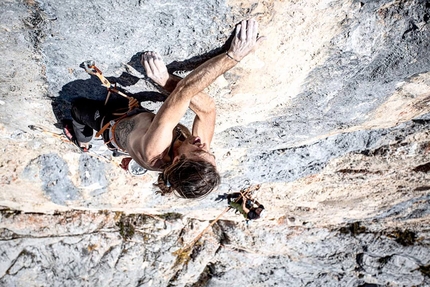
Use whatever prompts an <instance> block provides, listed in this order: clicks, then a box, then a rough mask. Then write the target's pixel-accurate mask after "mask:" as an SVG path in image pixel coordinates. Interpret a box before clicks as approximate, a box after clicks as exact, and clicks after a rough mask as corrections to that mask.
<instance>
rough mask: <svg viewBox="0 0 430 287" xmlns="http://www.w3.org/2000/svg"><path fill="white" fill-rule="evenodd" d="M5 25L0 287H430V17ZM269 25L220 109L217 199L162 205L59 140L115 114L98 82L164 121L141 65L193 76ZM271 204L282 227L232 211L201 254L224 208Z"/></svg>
mask: <svg viewBox="0 0 430 287" xmlns="http://www.w3.org/2000/svg"><path fill="white" fill-rule="evenodd" d="M0 9H1V12H2V13H0V31H1V35H2V37H1V38H0V52H1V54H2V57H1V60H0V61H1V64H2V67H3V69H2V70H1V72H0V83H1V85H0V91H1V93H0V146H1V148H2V153H1V154H0V166H1V170H0V206H2V208H1V215H0V216H1V217H0V225H1V226H0V234H1V235H0V254H1V257H2V260H1V263H0V285H1V286H227V285H230V286H276V285H277V286H430V254H429V253H430V248H429V246H430V230H429V220H430V47H429V45H430V44H429V43H430V41H429V40H430V30H429V29H430V28H429V24H428V22H429V19H430V4H429V3H428V1H419V0H412V1H406V0H397V1H329V0H327V1H317V0H306V1H235V0H230V1H194V0H192V1H179V3H178V1H154V0H149V1H141V0H136V1H125V3H124V1H112V0H109V1H77V0H70V1H67V3H64V1H58V0H46V1H44V0H41V1H34V0H25V1H18V0H6V1H2V2H1V3H0ZM250 16H253V17H256V18H257V19H258V21H259V23H260V30H261V31H260V35H265V36H266V37H267V39H266V41H265V42H263V43H262V45H261V46H260V47H259V49H257V50H256V51H255V52H254V53H253V54H252V55H250V56H249V57H247V58H245V59H244V60H243V61H242V62H241V63H240V64H238V65H237V66H236V67H235V68H234V69H232V70H231V71H229V72H227V73H226V74H225V75H223V76H221V77H220V78H219V79H218V80H217V81H216V82H215V83H214V84H213V85H211V86H210V87H209V88H208V89H207V92H208V93H209V94H210V95H211V96H213V97H214V99H215V101H216V103H217V108H218V119H217V126H216V134H215V139H214V144H213V150H214V154H215V155H216V157H217V161H218V166H219V170H220V172H221V175H222V179H223V183H222V185H221V187H220V188H219V190H218V191H217V192H214V194H212V195H210V196H208V197H206V198H205V199H203V200H200V201H196V202H193V201H187V200H183V199H178V198H175V197H173V196H170V197H167V196H166V197H162V196H160V195H157V194H155V189H154V187H153V185H152V184H153V183H154V182H155V181H156V177H157V174H156V173H153V172H148V173H146V174H145V175H144V176H142V177H133V176H131V175H129V174H126V173H125V172H124V171H123V170H121V169H120V168H118V164H119V162H120V160H121V158H120V157H113V156H112V154H110V153H109V152H108V151H107V150H106V148H105V147H104V146H103V144H102V143H101V141H100V140H97V139H94V140H93V145H94V148H93V152H91V153H89V154H81V153H79V152H78V150H77V149H76V148H75V147H74V146H73V145H71V144H69V143H67V142H64V141H63V140H62V139H61V137H59V136H58V135H57V134H58V133H61V130H60V129H59V127H60V124H61V121H62V120H64V119H68V118H70V110H69V109H70V101H71V100H73V99H75V98H77V97H87V98H92V99H104V98H105V96H106V91H105V89H104V88H103V87H101V86H100V83H99V81H98V79H96V78H93V77H90V76H89V75H88V74H86V73H85V72H84V70H83V69H82V68H81V67H80V65H81V63H82V62H84V61H86V60H89V59H92V60H95V62H96V65H97V66H98V67H99V68H100V69H101V70H102V71H103V73H104V75H105V76H106V77H108V79H109V80H110V81H112V82H116V83H117V84H118V86H119V87H121V88H123V89H125V90H127V91H128V92H129V93H130V94H133V95H134V96H135V97H136V98H139V99H140V100H144V101H145V102H144V104H145V106H146V107H148V108H150V109H154V110H156V109H158V108H159V106H160V105H161V100H162V97H161V96H160V95H159V94H158V93H156V92H157V91H158V90H157V87H156V86H154V85H153V84H152V83H151V82H150V81H149V80H148V79H147V78H146V76H145V74H144V71H143V69H142V67H140V64H139V61H138V59H139V55H140V53H141V52H142V51H146V50H156V51H159V52H160V54H161V55H162V56H163V57H164V59H165V62H166V63H168V68H169V70H170V71H171V72H174V73H176V74H178V75H186V74H187V73H188V72H189V71H190V70H192V69H193V68H195V67H196V66H197V65H199V64H200V63H202V62H203V61H205V60H206V59H208V58H209V57H211V56H213V55H216V54H217V53H221V52H222V51H223V49H225V47H223V45H224V43H225V42H226V41H227V40H228V38H229V36H230V35H231V32H232V31H233V29H234V26H235V24H236V23H237V22H238V21H240V20H242V19H244V18H247V17H250ZM191 122H192V113H188V114H187V115H186V116H185V118H184V120H183V123H184V124H186V125H190V124H191ZM29 125H37V126H40V127H43V128H45V132H40V131H34V130H31V129H29V127H28V126H29ZM257 184H259V185H260V186H261V187H260V189H259V190H258V191H255V192H254V195H255V196H256V197H257V198H258V200H259V201H260V202H262V203H263V204H264V205H265V207H266V208H267V216H266V217H265V218H264V219H261V220H259V221H258V222H252V223H249V224H246V223H244V222H243V221H242V220H241V218H240V217H239V216H238V215H235V214H234V213H233V212H231V211H230V212H228V213H226V214H224V215H223V216H222V219H221V220H220V221H219V222H218V223H217V224H215V225H214V226H213V227H212V228H210V229H209V231H208V232H206V233H205V234H204V235H203V237H202V238H201V239H200V240H199V241H198V242H197V243H196V244H195V245H193V247H192V248H191V249H190V250H187V249H184V247H185V246H187V244H188V243H190V242H192V240H193V239H194V238H196V236H197V235H198V234H199V232H200V231H202V230H203V229H204V228H205V227H206V226H207V225H208V224H209V221H210V220H213V219H214V218H215V217H216V216H217V215H219V214H220V213H221V212H222V211H223V210H224V208H225V203H216V202H215V201H214V199H215V197H216V196H217V195H218V194H220V193H224V192H229V191H238V190H240V189H243V188H247V187H249V186H256V185H257Z"/></svg>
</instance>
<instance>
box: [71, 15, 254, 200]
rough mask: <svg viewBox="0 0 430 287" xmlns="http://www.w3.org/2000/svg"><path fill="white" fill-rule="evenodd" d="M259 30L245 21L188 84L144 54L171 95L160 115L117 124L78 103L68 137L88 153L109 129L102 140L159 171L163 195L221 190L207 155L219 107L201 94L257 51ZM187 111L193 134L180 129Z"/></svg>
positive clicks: (93, 105) (139, 112) (100, 110)
mask: <svg viewBox="0 0 430 287" xmlns="http://www.w3.org/2000/svg"><path fill="white" fill-rule="evenodd" d="M257 30H258V23H257V22H256V21H255V20H254V19H250V20H244V21H242V22H241V23H240V24H238V25H237V26H236V31H235V34H234V37H233V40H232V43H231V46H230V48H229V49H228V51H227V52H226V53H223V54H221V55H218V56H216V57H214V58H212V59H209V60H208V61H206V62H205V63H203V64H202V65H200V66H199V67H197V68H196V69H195V70H194V71H192V72H191V73H190V74H189V75H188V76H186V77H185V78H184V79H181V78H179V77H176V76H173V75H169V73H168V72H167V69H166V66H165V65H164V62H163V61H162V60H161V58H160V56H159V55H158V53H155V52H147V53H144V54H143V56H142V58H141V63H142V65H143V66H144V68H145V70H146V73H147V75H148V76H149V77H150V78H151V79H152V80H153V81H154V82H156V83H157V84H159V85H160V86H161V87H162V88H164V89H165V90H166V91H167V92H170V95H169V96H168V97H167V98H166V100H165V101H164V103H163V105H162V106H161V107H160V109H159V111H158V112H157V113H156V114H154V113H152V112H150V111H148V110H145V109H136V112H134V111H133V110H132V111H131V112H130V114H129V115H127V116H125V117H124V116H123V117H121V118H120V119H119V120H116V119H115V116H114V115H112V113H111V111H107V110H106V109H105V108H104V107H103V106H102V105H100V103H98V102H94V101H91V100H87V99H85V100H78V101H76V102H75V103H74V104H73V106H72V118H73V128H68V129H66V131H65V132H69V133H70V136H71V138H72V139H73V138H74V140H75V141H76V142H77V144H78V145H79V146H80V147H82V148H83V149H85V150H87V149H88V148H90V146H89V142H90V140H91V138H92V130H93V129H95V130H100V129H101V126H106V124H107V123H110V124H109V125H108V126H109V128H108V129H107V130H106V131H104V132H103V133H104V134H106V136H105V137H104V139H105V140H106V139H108V143H109V145H111V146H113V147H115V148H118V149H120V150H121V151H123V152H127V153H128V154H129V155H130V156H131V157H132V158H133V159H134V160H135V161H136V162H137V163H138V164H139V165H140V166H141V167H143V168H146V169H148V170H155V171H160V172H161V173H160V176H159V180H158V187H159V188H160V190H161V193H162V194H164V193H167V192H172V191H174V192H175V193H176V194H177V195H179V196H181V197H184V198H198V197H201V196H204V195H207V194H208V193H209V192H211V191H212V190H213V189H214V188H215V187H217V186H218V184H219V182H220V176H219V174H218V172H217V170H216V163H215V157H214V156H213V154H212V153H211V152H210V149H209V148H210V143H211V141H212V137H213V134H214V128H215V117H216V112H215V103H214V100H213V99H212V98H211V97H209V96H208V95H207V94H205V93H204V92H203V89H205V88H206V87H207V86H209V85H210V84H211V83H212V82H213V81H215V79H216V78H217V77H218V76H220V75H222V74H223V73H225V72H226V71H228V70H230V69H231V68H233V67H234V66H235V65H236V64H237V63H238V62H240V60H242V59H243V58H244V57H245V56H246V55H248V54H249V53H250V52H251V51H252V50H253V49H254V48H255V47H256V44H257V43H258V42H259V41H260V40H261V39H262V38H257ZM188 107H189V108H190V109H191V110H192V111H193V112H194V113H195V114H196V116H195V119H194V122H193V126H192V131H191V132H190V131H189V130H188V129H187V128H186V127H185V126H183V125H181V124H180V123H179V120H180V119H181V118H182V116H183V115H184V114H185V112H186V111H187V109H188ZM72 133H74V134H75V135H72Z"/></svg>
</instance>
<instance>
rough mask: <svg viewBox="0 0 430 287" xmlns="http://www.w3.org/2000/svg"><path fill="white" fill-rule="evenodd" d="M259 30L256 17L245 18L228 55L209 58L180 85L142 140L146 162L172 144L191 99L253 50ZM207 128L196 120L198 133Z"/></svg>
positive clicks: (164, 104) (167, 100) (237, 29)
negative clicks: (177, 127) (177, 126)
mask: <svg viewBox="0 0 430 287" xmlns="http://www.w3.org/2000/svg"><path fill="white" fill-rule="evenodd" d="M257 30H258V24H257V22H256V21H255V20H254V19H250V20H246V21H242V22H241V24H239V25H237V27H236V33H235V36H234V38H233V41H232V44H231V47H230V49H229V50H228V52H227V54H222V55H218V56H216V57H214V58H212V59H210V60H208V61H206V62H205V63H203V64H202V65H201V66H199V67H197V68H196V69H195V70H194V71H193V72H191V73H190V74H189V75H188V76H186V77H185V78H184V79H183V80H181V81H180V82H179V83H178V84H177V86H176V88H175V89H174V90H173V92H172V93H171V95H170V96H169V97H168V98H167V99H166V101H165V102H164V103H163V105H162V106H161V108H160V110H159V111H158V113H157V114H156V116H155V117H154V119H153V121H152V124H151V126H150V127H149V129H148V131H147V132H146V133H145V135H144V137H143V140H142V142H141V143H142V146H141V148H140V150H142V151H144V155H143V157H144V158H145V159H146V160H147V161H152V159H153V158H155V157H157V156H158V155H160V154H161V153H162V152H163V151H164V150H165V149H166V148H167V147H168V146H169V145H170V143H171V141H172V130H173V129H174V127H175V126H176V125H177V124H178V122H179V120H180V119H181V118H182V117H183V115H184V114H185V112H186V111H187V109H188V107H189V106H190V104H191V100H192V98H193V97H194V96H195V95H197V94H198V93H200V92H202V91H203V89H204V88H206V87H207V86H209V85H210V84H211V83H213V82H214V81H215V79H216V78H217V77H218V76H220V75H222V74H223V73H225V72H226V71H228V70H229V69H231V68H232V67H234V66H235V65H236V64H237V62H238V61H240V60H242V59H243V58H244V57H245V56H246V55H248V54H249V53H250V52H251V51H252V50H253V49H254V47H255V45H256V43H257ZM195 124H196V121H195ZM204 128H205V124H203V125H201V123H199V120H197V128H196V132H199V131H200V130H201V129H204ZM193 131H194V128H193Z"/></svg>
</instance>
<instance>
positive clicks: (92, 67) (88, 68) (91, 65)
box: [83, 60, 139, 111]
mask: <svg viewBox="0 0 430 287" xmlns="http://www.w3.org/2000/svg"><path fill="white" fill-rule="evenodd" d="M83 65H84V69H85V72H87V73H88V74H90V75H93V76H96V77H97V78H99V79H100V81H101V82H102V86H103V87H106V89H107V90H108V94H107V96H106V100H105V105H106V103H107V102H108V100H109V97H110V95H111V93H116V94H118V95H120V96H122V97H124V98H126V99H128V108H129V110H128V111H131V110H132V109H134V108H137V107H139V102H138V101H137V100H136V99H135V98H133V97H130V96H127V95H126V94H124V93H123V92H121V91H120V90H118V89H117V88H116V84H115V85H112V84H111V83H110V82H109V80H108V79H106V78H105V76H103V73H102V71H100V69H99V68H97V67H96V64H95V62H94V61H93V60H89V61H85V62H84V64H83Z"/></svg>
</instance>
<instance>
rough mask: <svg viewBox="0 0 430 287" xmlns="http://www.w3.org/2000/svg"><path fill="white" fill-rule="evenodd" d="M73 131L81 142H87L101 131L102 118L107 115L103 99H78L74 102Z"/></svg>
mask: <svg viewBox="0 0 430 287" xmlns="http://www.w3.org/2000/svg"><path fill="white" fill-rule="evenodd" d="M71 114H72V119H73V131H74V133H75V136H76V139H77V140H78V141H79V142H83V143H87V142H89V141H91V139H92V138H93V133H94V130H96V131H99V130H100V127H101V120H102V119H103V117H104V116H105V115H106V111H105V109H104V103H103V102H102V101H96V100H89V99H83V98H82V99H78V100H76V101H75V102H73V104H72V112H71Z"/></svg>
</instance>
